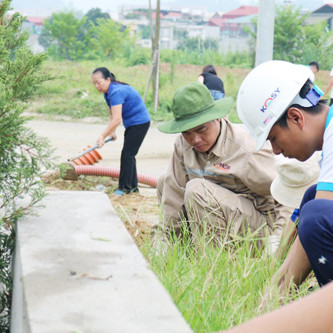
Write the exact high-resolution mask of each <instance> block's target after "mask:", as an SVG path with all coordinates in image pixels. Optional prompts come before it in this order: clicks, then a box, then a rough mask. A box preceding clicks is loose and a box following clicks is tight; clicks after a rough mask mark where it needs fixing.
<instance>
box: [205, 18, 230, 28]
mask: <svg viewBox="0 0 333 333" xmlns="http://www.w3.org/2000/svg"><path fill="white" fill-rule="evenodd" d="M226 22H228V19H225V18H222V17H212V18H211V19H210V20H209V22H208V24H209V25H210V26H218V27H223V26H224V25H225V24H226Z"/></svg>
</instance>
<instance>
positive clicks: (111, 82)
mask: <svg viewBox="0 0 333 333" xmlns="http://www.w3.org/2000/svg"><path fill="white" fill-rule="evenodd" d="M92 80H93V83H94V86H95V88H96V89H97V90H98V91H99V92H101V93H103V94H104V98H105V101H106V104H107V105H108V108H109V112H110V118H109V123H108V125H107V127H106V129H105V130H104V131H103V133H102V135H101V136H100V137H99V138H98V139H97V144H98V145H99V147H100V148H101V147H103V145H104V143H105V141H104V140H105V138H107V137H109V136H112V137H113V138H114V139H116V138H117V136H116V133H115V130H116V128H117V127H118V126H119V125H120V123H121V122H123V124H124V127H125V135H124V145H123V149H122V151H121V159H120V176H119V186H118V189H117V190H116V191H115V192H114V194H116V195H124V194H128V193H131V192H139V189H138V179H137V172H136V160H135V156H136V154H137V153H138V151H139V148H140V146H141V144H142V142H143V139H144V138H145V136H146V133H147V131H148V128H149V125H150V116H149V113H148V110H147V108H146V106H145V104H144V102H143V100H142V98H141V96H140V94H139V93H138V92H137V91H136V90H135V89H134V88H133V87H131V86H130V85H128V84H127V83H124V82H120V81H117V80H116V78H115V76H114V75H113V74H112V73H111V72H110V71H109V70H108V69H107V68H105V67H99V68H96V69H95V70H94V71H93V73H92Z"/></svg>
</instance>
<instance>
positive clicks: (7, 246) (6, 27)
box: [0, 0, 49, 332]
mask: <svg viewBox="0 0 333 333" xmlns="http://www.w3.org/2000/svg"><path fill="white" fill-rule="evenodd" d="M9 9H10V0H2V1H1V2H0V40H1V42H0V221H1V222H0V253H1V257H0V268H1V269H0V282H1V285H2V284H3V285H4V286H2V287H3V288H2V287H1V288H0V292H1V294H0V332H9V328H8V311H9V309H10V296H11V283H12V282H11V272H10V264H11V257H12V253H13V248H14V241H15V233H14V225H15V222H16V221H17V218H18V217H20V216H22V214H24V213H27V212H28V211H29V209H30V208H31V207H32V206H33V205H35V204H36V203H37V202H38V201H39V200H40V199H41V198H42V196H43V194H44V188H43V184H42V181H41V179H40V174H41V170H42V169H47V168H48V162H47V161H48V157H49V150H48V144H47V143H46V142H45V141H44V140H42V139H40V138H38V137H37V136H36V135H35V134H34V133H33V132H32V131H31V130H29V129H28V128H27V127H26V126H25V125H26V121H27V118H26V117H24V116H23V114H22V113H23V111H24V110H25V108H26V105H27V104H26V103H27V101H28V100H29V99H30V98H31V97H32V96H33V94H34V93H35V91H36V90H37V89H38V87H39V86H40V84H41V83H42V82H44V81H45V80H46V79H47V76H46V75H45V74H43V73H42V72H41V66H42V64H43V62H44V61H45V60H46V58H47V56H46V55H45V54H33V53H32V52H31V51H30V50H29V49H28V48H27V46H26V42H27V39H28V34H27V33H25V32H21V28H22V23H23V21H24V18H23V17H22V16H20V15H19V14H18V13H15V14H9V13H8V11H9ZM22 196H23V197H25V199H26V203H22V202H21V203H19V201H18V200H19V198H21V197H22Z"/></svg>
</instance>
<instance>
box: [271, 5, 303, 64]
mask: <svg viewBox="0 0 333 333" xmlns="http://www.w3.org/2000/svg"><path fill="white" fill-rule="evenodd" d="M307 17H308V16H307V15H301V14H300V10H299V9H296V8H295V7H293V6H284V7H277V9H276V16H275V24H274V59H283V60H286V61H291V62H300V61H301V59H302V52H303V46H304V43H305V34H304V22H305V20H306V19H307Z"/></svg>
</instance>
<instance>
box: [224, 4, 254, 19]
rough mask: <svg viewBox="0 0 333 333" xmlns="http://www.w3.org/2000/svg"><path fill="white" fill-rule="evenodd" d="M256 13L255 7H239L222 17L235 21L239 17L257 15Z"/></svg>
mask: <svg viewBox="0 0 333 333" xmlns="http://www.w3.org/2000/svg"><path fill="white" fill-rule="evenodd" d="M258 11H259V9H258V7H256V6H240V7H238V8H236V9H234V10H231V11H230V12H227V13H224V14H223V15H222V17H223V18H226V19H235V18H238V17H241V16H251V15H258Z"/></svg>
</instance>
